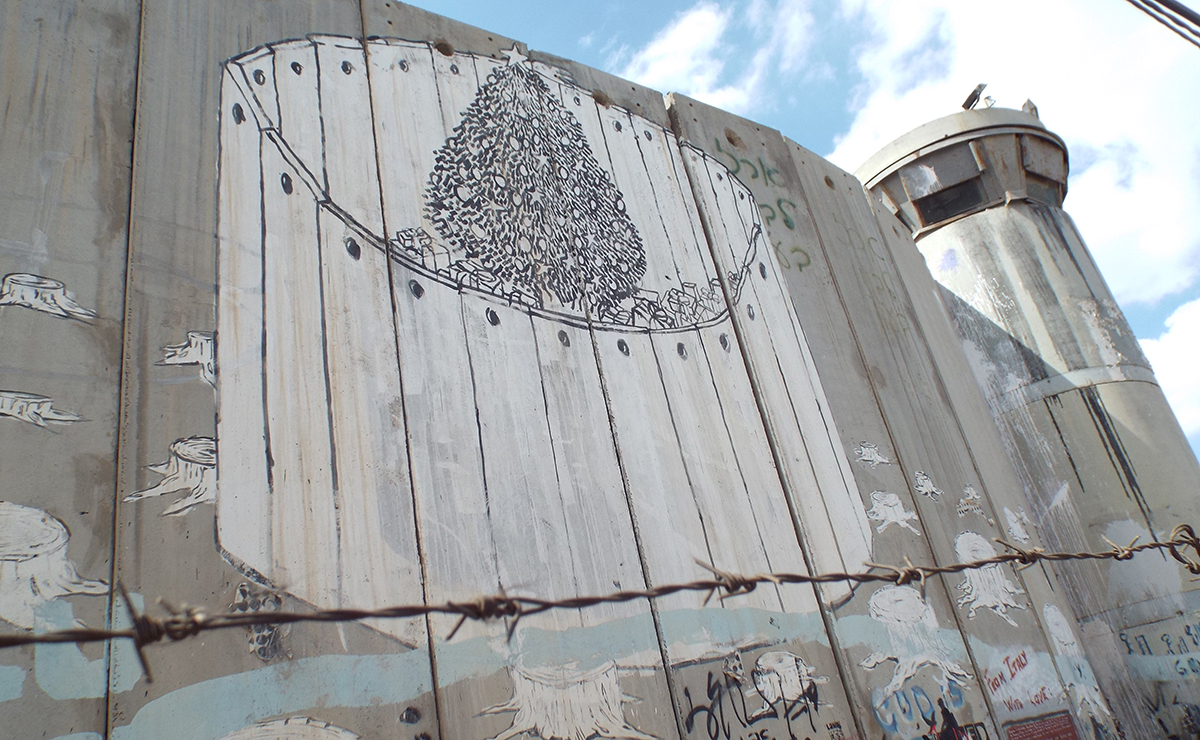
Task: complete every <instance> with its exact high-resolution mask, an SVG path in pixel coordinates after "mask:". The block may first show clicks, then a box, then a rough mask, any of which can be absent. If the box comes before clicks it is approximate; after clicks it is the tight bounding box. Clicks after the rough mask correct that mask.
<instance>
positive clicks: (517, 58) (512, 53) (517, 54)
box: [500, 42, 529, 64]
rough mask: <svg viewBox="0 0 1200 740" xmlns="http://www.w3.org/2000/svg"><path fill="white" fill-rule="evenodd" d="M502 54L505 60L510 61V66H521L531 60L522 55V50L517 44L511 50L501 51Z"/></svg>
mask: <svg viewBox="0 0 1200 740" xmlns="http://www.w3.org/2000/svg"><path fill="white" fill-rule="evenodd" d="M500 53H501V54H503V55H504V58H505V59H507V60H508V63H509V64H520V63H522V62H524V61H525V60H527V59H529V57H527V56H525V55H524V54H522V53H521V50H520V49H519V48H517V44H516V42H514V43H513V45H512V48H511V49H501V50H500Z"/></svg>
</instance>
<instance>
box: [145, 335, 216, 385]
mask: <svg viewBox="0 0 1200 740" xmlns="http://www.w3.org/2000/svg"><path fill="white" fill-rule="evenodd" d="M213 344H214V339H213V333H212V332H210V331H189V332H188V333H187V341H186V342H183V343H182V344H169V345H167V346H166V347H163V358H162V360H160V361H159V362H158V364H159V365H198V366H199V367H200V378H201V380H203V381H204V382H205V383H208V384H209V385H211V386H212V387H214V388H216V387H217V373H216V359H215V356H214V355H215V352H214V349H213Z"/></svg>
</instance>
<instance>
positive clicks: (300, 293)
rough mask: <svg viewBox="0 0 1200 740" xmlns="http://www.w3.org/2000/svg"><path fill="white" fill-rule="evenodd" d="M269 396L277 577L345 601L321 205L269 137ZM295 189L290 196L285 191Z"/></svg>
mask: <svg viewBox="0 0 1200 740" xmlns="http://www.w3.org/2000/svg"><path fill="white" fill-rule="evenodd" d="M262 158H263V218H264V220H265V231H264V233H265V240H264V243H263V250H264V261H263V264H264V295H265V302H264V305H265V307H266V308H265V315H264V322H263V325H264V328H265V332H266V355H265V365H266V373H265V375H266V377H265V385H266V395H267V414H268V426H269V431H268V441H269V444H270V456H271V460H272V468H271V491H272V500H271V504H272V506H271V513H272V536H271V542H272V547H273V549H274V558H275V569H274V572H275V575H276V580H277V581H278V582H279V584H280V585H282V586H283V587H284V588H286V589H287V590H288V591H289V592H291V593H293V594H295V595H296V596H298V597H299V598H302V599H304V600H306V601H308V602H310V603H312V604H314V605H315V606H318V607H322V608H329V607H333V606H336V605H337V604H338V602H339V599H338V532H337V512H336V509H335V507H334V498H333V476H332V471H331V469H330V468H331V465H330V462H331V457H330V453H331V450H330V441H329V398H328V393H327V387H326V375H325V357H324V347H323V342H324V336H323V327H322V323H323V322H322V315H321V274H320V270H321V266H320V259H319V253H318V250H319V246H318V234H317V208H318V206H317V202H316V199H315V194H314V193H312V192H311V191H309V190H308V188H307V187H306V186H305V184H304V181H303V180H302V179H301V178H300V175H299V173H298V172H297V171H296V170H295V169H294V168H292V167H291V166H290V165H289V164H287V162H286V161H285V160H284V158H283V156H282V154H281V153H280V151H279V149H278V148H277V146H276V145H274V144H273V143H272V142H271V141H269V140H267V141H264V143H263V155H262ZM289 189H290V190H291V192H290V193H288V192H286V191H287V190H289Z"/></svg>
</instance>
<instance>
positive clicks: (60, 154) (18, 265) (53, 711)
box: [0, 0, 138, 737]
mask: <svg viewBox="0 0 1200 740" xmlns="http://www.w3.org/2000/svg"><path fill="white" fill-rule="evenodd" d="M137 46H138V4H137V3H136V2H122V1H120V0H118V1H115V2H107V1H105V2H97V3H88V4H87V5H85V6H79V7H70V6H66V5H63V4H61V3H56V2H12V3H6V4H5V5H4V7H3V9H0V111H3V113H0V171H2V172H3V173H4V174H3V176H2V177H0V406H2V407H3V408H4V411H3V412H0V507H3V510H2V511H0V540H3V541H4V543H5V544H4V546H3V548H2V549H3V552H2V553H0V592H3V593H4V597H3V602H4V603H3V604H2V606H0V629H2V630H5V631H10V630H11V631H18V632H19V631H26V630H31V629H37V630H45V629H54V628H65V627H70V626H72V624H73V622H74V620H80V621H82V622H83V623H85V624H87V625H89V626H96V627H99V626H103V625H104V624H105V623H106V620H107V609H108V606H109V601H108V595H109V588H108V586H107V583H108V582H109V581H110V580H111V578H112V567H113V560H112V546H113V538H112V520H113V500H114V494H115V484H114V470H115V464H116V431H117V419H118V408H117V390H118V387H119V386H118V383H119V380H120V375H119V372H120V364H121V326H122V314H123V310H124V284H125V280H124V277H125V231H126V224H127V223H128V219H129V181H130V161H131V147H130V139H131V138H132V136H131V131H132V125H133V113H134V75H135V64H136V58H137ZM108 669H109V655H108V652H107V651H106V650H105V649H104V646H103V645H89V646H86V647H83V648H79V647H76V646H74V645H63V646H42V647H38V648H22V649H14V650H7V651H4V652H3V654H0V694H3V696H0V727H4V728H5V729H4V731H3V732H4V734H6V735H10V736H12V737H34V736H48V737H54V736H57V735H65V734H69V733H72V732H103V731H104V727H105V715H106V710H107V707H106V701H105V694H106V682H107V680H108V673H109V670H108Z"/></svg>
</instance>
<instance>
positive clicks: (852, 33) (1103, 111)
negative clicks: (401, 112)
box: [415, 0, 1200, 450]
mask: <svg viewBox="0 0 1200 740" xmlns="http://www.w3.org/2000/svg"><path fill="white" fill-rule="evenodd" d="M415 4H416V5H418V6H420V7H423V8H426V9H428V10H431V11H433V12H436V13H440V14H442V15H446V16H449V17H451V18H455V19H456V20H460V21H464V22H466V23H470V24H472V25H476V26H480V27H482V28H486V29H488V30H491V31H495V32H497V33H500V34H503V35H506V36H509V37H512V38H517V39H520V40H521V41H524V42H526V43H527V44H528V45H529V46H530V47H531V48H535V49H541V50H543V51H547V52H550V53H553V54H556V55H558V56H562V57H568V58H571V59H575V60H577V61H580V62H582V63H584V64H588V65H591V66H593V67H597V68H600V69H603V70H605V71H607V72H611V73H614V74H617V75H620V76H622V77H626V78H628V79H631V80H634V81H636V82H640V83H642V84H645V85H648V86H650V87H653V88H655V89H658V90H661V91H663V92H669V91H677V92H682V93H685V94H687V95H690V96H692V97H695V98H697V99H700V100H703V101H705V102H708V103H711V104H713V105H716V106H719V107H721V108H724V109H726V110H729V111H731V112H734V113H737V114H739V115H743V116H746V117H747V118H751V119H753V120H756V121H758V122H760V123H764V124H766V125H768V126H771V127H772V128H776V129H778V130H779V131H781V132H782V133H783V134H784V135H785V136H787V137H789V138H791V139H793V140H794V141H796V142H797V143H799V144H801V145H802V146H804V147H807V148H808V149H811V150H813V151H814V152H817V153H818V154H822V155H824V156H825V157H827V158H828V159H830V160H831V161H832V162H833V163H834V164H837V165H838V166H840V167H842V168H843V169H845V170H848V171H850V172H853V171H854V170H855V169H856V168H857V167H858V166H859V165H860V164H862V162H863V161H864V160H865V159H866V158H867V157H869V156H870V155H871V154H873V153H874V152H875V151H877V150H878V149H879V148H881V147H882V146H883V145H884V144H886V143H888V142H889V141H891V140H893V139H895V138H896V137H898V136H900V135H901V134H903V133H905V132H906V131H909V130H910V129H912V128H915V127H916V126H918V125H920V124H922V123H925V122H927V121H930V120H933V119H934V118H938V117H941V116H944V115H949V114H951V113H954V112H955V111H957V110H960V108H959V106H960V105H961V103H962V101H963V99H964V98H965V97H966V95H967V93H969V92H970V91H971V90H972V89H973V88H974V87H975V85H976V84H978V83H980V82H986V83H987V84H988V87H987V89H986V91H985V93H984V94H985V95H989V96H991V97H992V98H994V100H995V104H996V105H998V106H1001V107H1009V108H1020V107H1021V105H1022V104H1023V103H1024V102H1025V100H1026V98H1029V99H1031V100H1033V101H1034V103H1036V104H1037V106H1038V110H1039V114H1040V116H1041V119H1042V122H1043V123H1045V124H1046V126H1047V128H1049V129H1050V130H1051V131H1054V132H1055V133H1057V134H1058V135H1059V136H1061V137H1062V138H1063V139H1064V140H1065V141H1066V144H1067V147H1068V150H1069V153H1070V168H1071V173H1070V179H1069V182H1068V195H1067V198H1066V201H1065V203H1064V207H1065V208H1066V210H1067V212H1068V213H1070V214H1071V216H1072V217H1073V218H1074V219H1075V222H1076V224H1077V225H1078V227H1079V230H1080V232H1081V233H1082V234H1083V237H1084V239H1085V241H1086V242H1087V244H1088V247H1089V249H1090V250H1091V252H1092V254H1093V256H1094V257H1095V259H1096V262H1097V264H1098V265H1099V266H1100V270H1101V272H1102V274H1103V275H1104V277H1105V280H1107V281H1108V285H1109V288H1110V289H1111V290H1112V292H1113V294H1114V296H1115V297H1116V299H1117V302H1118V303H1119V304H1120V305H1121V308H1122V310H1123V311H1124V312H1125V316H1126V318H1127V319H1128V320H1129V322H1130V324H1131V326H1132V327H1133V330H1134V333H1135V334H1136V335H1137V336H1138V338H1139V340H1140V341H1141V343H1142V348H1143V349H1144V350H1145V353H1146V355H1147V357H1148V358H1149V359H1150V362H1151V364H1152V365H1153V366H1154V370H1155V373H1156V375H1157V377H1158V380H1159V383H1160V385H1161V386H1162V388H1163V391H1164V392H1165V393H1166V395H1167V398H1168V400H1169V401H1170V403H1171V405H1172V408H1173V409H1174V410H1175V413H1176V415H1177V416H1178V418H1179V421H1180V424H1181V425H1182V426H1183V429H1184V432H1185V433H1186V434H1187V435H1188V438H1189V440H1190V441H1191V443H1192V447H1193V449H1196V450H1200V372H1196V370H1195V368H1197V367H1198V366H1200V95H1196V94H1195V91H1196V90H1200V49H1197V48H1196V47H1195V46H1192V45H1190V44H1188V43H1187V42H1185V41H1184V40H1183V39H1181V38H1179V37H1178V36H1176V35H1174V34H1172V33H1171V32H1170V31H1168V30H1167V29H1166V28H1164V27H1163V26H1160V25H1158V24H1157V23H1155V22H1154V21H1152V20H1151V19H1150V18H1148V17H1147V16H1145V15H1143V14H1142V13H1141V12H1139V11H1138V10H1137V9H1135V8H1134V7H1133V6H1132V5H1131V4H1129V3H1128V2H1125V0H1007V2H1004V3H983V2H963V1H962V0H890V1H889V0H700V1H699V2H692V1H691V0H660V1H659V2H655V3H650V2H645V0H641V1H639V2H633V1H631V0H591V1H589V2H578V0H568V1H566V2H563V1H561V0H560V1H559V2H545V1H544V0H540V1H539V0H509V1H508V2H505V3H497V2H495V0H418V2H416V3H415ZM1191 7H1195V0H1192V2H1191Z"/></svg>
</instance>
